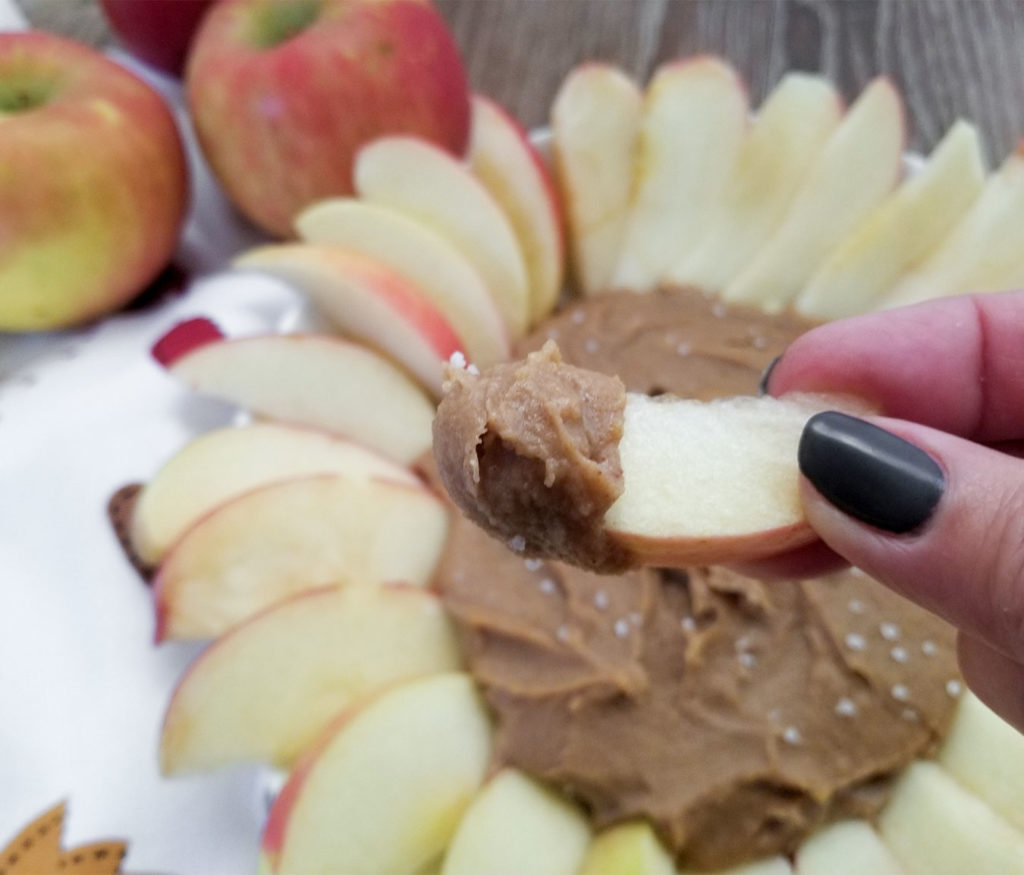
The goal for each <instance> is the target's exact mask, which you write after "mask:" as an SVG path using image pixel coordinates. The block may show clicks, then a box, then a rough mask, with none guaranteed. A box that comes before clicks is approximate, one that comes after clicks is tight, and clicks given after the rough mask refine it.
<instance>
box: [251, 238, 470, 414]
mask: <svg viewBox="0 0 1024 875" xmlns="http://www.w3.org/2000/svg"><path fill="white" fill-rule="evenodd" d="M234 266H235V267H236V268H240V269H243V270H254V271H259V272H261V273H265V274H269V275H270V276H273V277H276V278H278V279H280V280H283V281H284V282H286V283H288V284H289V285H292V286H294V287H295V288H297V289H298V290H299V291H300V292H302V293H303V294H305V295H306V296H307V297H308V298H309V299H310V300H311V301H312V302H313V304H314V306H315V307H316V308H317V309H318V310H320V311H321V312H322V313H323V314H324V315H325V316H327V317H328V319H330V320H331V321H332V322H334V323H335V324H336V325H337V326H338V328H339V329H340V331H341V332H342V333H343V334H346V335H348V336H349V337H352V338H354V339H355V340H359V341H362V342H364V343H366V344H368V345H370V346H372V347H374V348H375V349H377V350H379V351H380V352H382V353H384V354H385V355H388V356H390V357H391V358H392V359H394V361H396V362H397V363H398V364H400V365H401V366H402V367H404V368H405V369H406V370H408V371H409V373H410V374H412V375H413V376H414V377H416V379H417V380H419V381H420V382H421V383H422V384H423V385H424V386H426V387H427V388H428V389H429V390H430V391H431V392H433V393H435V394H440V391H441V368H442V365H443V363H444V362H447V361H448V360H449V359H450V358H451V357H452V355H453V354H454V353H456V352H463V351H464V349H465V344H464V343H463V342H462V339H461V338H460V337H459V336H458V335H457V334H456V333H455V329H454V328H453V327H452V325H451V323H450V322H449V321H448V320H447V318H445V316H444V314H443V313H442V312H441V311H440V310H439V309H438V308H437V307H436V306H435V305H434V304H433V303H432V302H431V301H430V299H429V298H428V297H427V295H426V294H424V292H423V291H422V290H421V289H420V287H419V286H417V285H415V284H413V283H412V282H410V281H409V280H408V279H406V277H405V276H403V275H402V274H401V273H399V272H398V271H396V270H395V269H393V268H392V267H391V266H390V265H389V264H387V263H386V262H384V261H378V260H377V259H374V258H367V257H366V256H365V255H360V254H358V253H355V252H349V251H347V250H344V249H341V248H338V247H336V246H326V245H317V244H314V243H282V244H271V245H269V246H260V247H257V248H256V249H251V250H249V251H248V252H245V253H243V254H242V255H241V256H239V257H238V258H236V259H235V261H234Z"/></svg>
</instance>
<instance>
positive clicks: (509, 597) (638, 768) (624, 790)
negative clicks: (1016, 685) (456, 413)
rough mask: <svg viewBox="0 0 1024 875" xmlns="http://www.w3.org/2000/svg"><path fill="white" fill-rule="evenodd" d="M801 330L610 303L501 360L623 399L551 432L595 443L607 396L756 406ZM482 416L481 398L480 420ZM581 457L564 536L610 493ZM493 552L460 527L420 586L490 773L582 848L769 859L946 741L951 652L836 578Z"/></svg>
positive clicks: (725, 862)
mask: <svg viewBox="0 0 1024 875" xmlns="http://www.w3.org/2000/svg"><path fill="white" fill-rule="evenodd" d="M805 327H806V326H805V325H804V324H802V323H800V322H798V321H796V320H794V319H792V318H790V317H769V316H765V315H764V314H761V313H759V312H757V311H753V310H735V309H731V308H730V309H726V308H725V307H724V306H723V305H721V304H716V303H713V302H711V301H709V300H707V299H705V298H704V297H702V296H701V295H699V294H696V293H690V292H685V291H664V292H660V293H657V294H653V295H635V294H632V293H622V294H610V295H607V296H602V297H598V298H594V299H591V300H588V301H586V302H582V303H580V304H577V305H576V306H573V307H571V308H569V309H568V310H566V311H565V312H563V313H562V314H561V315H560V316H558V317H557V318H555V319H554V320H552V321H550V322H549V323H547V324H546V325H545V326H544V327H543V329H542V330H541V331H540V332H538V333H537V334H535V335H534V336H533V337H531V338H528V339H527V341H526V342H525V343H524V344H523V346H522V348H521V349H520V350H519V352H520V354H525V353H527V352H529V351H532V350H536V349H538V348H539V347H541V346H542V345H543V343H544V342H545V341H546V340H547V339H549V338H551V339H555V340H556V341H557V342H558V344H559V346H560V348H561V351H562V355H563V356H564V358H565V359H566V361H568V362H569V363H571V364H574V365H578V366H581V367H584V368H587V369H592V370H598V371H603V372H604V373H606V374H611V375H614V376H616V377H617V378H618V379H619V380H621V386H620V384H619V382H618V380H615V381H611V383H610V384H609V385H614V386H615V389H614V391H610V390H609V392H607V393H601V394H599V395H598V397H597V398H596V399H595V410H593V411H589V412H588V411H587V404H581V406H580V409H579V410H578V411H576V412H571V415H569V416H568V419H569V421H570V422H571V427H572V428H574V429H577V433H576V434H575V439H576V440H583V441H584V442H585V443H587V442H588V441H590V437H591V435H590V431H589V429H590V428H591V427H592V426H593V422H592V420H591V417H592V416H593V415H595V414H596V415H598V416H600V417H607V416H610V417H611V418H612V426H611V427H612V428H614V421H613V420H614V412H613V411H614V408H615V405H616V404H617V403H618V401H617V398H618V392H620V391H622V390H623V388H624V389H625V390H628V391H633V392H647V393H650V394H660V393H663V392H670V393H673V394H678V395H682V396H689V397H697V398H702V399H710V398H712V397H716V396H721V395H732V394H739V393H752V392H754V391H755V390H756V388H757V382H758V378H759V375H760V373H761V371H762V369H763V368H764V367H765V365H766V364H767V363H768V362H769V361H770V360H771V359H772V358H773V357H774V356H775V355H777V354H778V353H779V352H781V351H782V350H783V349H784V348H785V346H786V345H787V344H788V343H789V342H790V341H791V340H792V339H793V338H794V337H795V336H796V335H797V334H798V333H800V331H802V330H803V329H804V328H805ZM545 355H546V356H548V355H550V351H549V353H546V354H545ZM543 361H544V357H543V356H542V357H541V359H540V362H541V363H543ZM456 379H458V378H456ZM572 379H573V378H572V377H570V380H572ZM514 385H515V374H514V371H512V370H510V371H509V372H508V375H507V383H506V384H505V389H506V390H508V391H514ZM472 386H473V384H472V382H471V381H467V391H473V388H472ZM562 388H563V389H564V388H565V387H564V386H563V387H562ZM570 389H572V390H573V391H576V392H577V394H578V393H579V391H580V387H579V386H578V385H575V386H570ZM499 394H500V393H499ZM501 401H502V399H501V398H500V397H498V398H494V399H487V401H486V404H485V405H484V409H487V410H488V411H490V412H489V414H488V415H495V416H500V415H503V414H502V413H501ZM606 408H607V409H606ZM563 413H564V411H563ZM563 418H564V417H563ZM478 427H479V421H476V422H471V423H468V424H467V425H466V428H474V429H475V428H478ZM607 428H608V420H607V419H605V420H603V424H601V425H600V426H599V427H597V431H598V432H602V431H605V430H606V429H607ZM526 433H527V434H528V435H529V439H528V442H529V453H528V454H527V455H529V456H530V458H532V459H533V460H534V463H533V464H531V465H530V466H528V468H529V470H526V471H518V472H516V475H517V476H530V477H540V478H543V477H545V476H548V475H549V474H551V473H552V472H551V471H549V469H548V468H547V467H546V460H547V459H548V456H547V455H546V454H547V447H548V445H547V443H546V442H547V441H548V440H549V439H550V436H549V435H545V434H544V433H543V429H541V428H539V427H538V428H536V429H533V430H530V429H528V430H527V432H526ZM587 445H588V446H589V447H590V449H591V450H594V451H595V452H594V455H593V459H594V461H593V463H592V465H591V466H584V474H583V475H581V477H580V478H579V479H577V480H576V481H574V482H572V483H571V484H570V485H568V486H566V488H565V500H566V501H571V500H573V498H574V497H575V498H579V499H580V501H581V507H580V509H579V514H578V521H579V522H580V524H585V522H586V519H587V517H588V514H591V513H593V512H596V508H597V507H598V506H599V504H600V502H601V501H602V500H603V497H602V496H603V492H604V491H606V487H603V486H598V487H594V484H593V483H592V482H591V479H592V478H591V476H590V475H596V476H598V479H600V477H604V476H607V477H608V478H609V482H612V483H614V478H615V472H614V460H613V459H612V458H611V457H610V455H609V454H607V453H603V452H602V451H601V448H600V439H599V438H598V439H596V443H594V444H589V443H587ZM494 458H497V457H494ZM464 461H465V464H466V465H467V466H469V467H470V468H471V467H472V466H473V464H474V459H473V458H468V457H466V458H465V460H464ZM553 464H555V465H558V464H559V463H558V462H557V461H556V462H554V463H553ZM602 468H603V469H604V470H602ZM511 546H512V548H513V549H509V547H508V546H507V545H505V544H503V543H502V542H500V541H498V540H495V539H493V538H491V537H489V536H488V535H486V534H484V532H483V531H481V530H480V529H479V528H478V527H477V526H476V525H475V524H473V523H472V522H471V521H469V520H468V519H465V518H461V517H460V518H459V519H458V520H457V521H456V524H455V527H454V533H453V535H452V537H451V540H450V544H449V549H448V552H447V554H446V556H445V559H444V561H443V563H442V567H441V569H440V571H439V578H438V580H439V587H440V589H441V591H442V593H443V596H444V599H445V602H446V605H447V607H448V609H449V610H450V612H451V614H452V616H453V617H454V618H455V621H456V623H457V625H458V628H459V631H460V636H461V639H462V643H463V647H464V653H465V656H466V659H467V662H468V665H469V668H470V670H471V671H472V672H473V674H474V676H475V677H476V679H477V681H478V682H479V684H480V686H481V688H482V690H483V691H484V694H485V696H486V697H487V700H488V702H489V703H490V705H491V706H492V708H493V710H494V712H495V714H496V717H497V724H498V729H497V739H498V740H497V745H496V753H495V756H496V760H497V761H496V762H495V766H501V765H511V766H516V767H519V768H521V769H523V770H525V771H527V772H529V773H531V774H533V775H536V776H538V777H540V778H542V779H545V780H548V781H551V782H553V783H554V784H556V785H557V786H559V787H561V788H562V789H563V790H564V791H565V792H567V793H568V794H569V795H570V796H572V797H573V798H575V799H576V800H577V801H578V802H579V803H580V804H581V805H583V806H584V807H585V808H586V809H587V811H588V812H589V813H590V815H591V817H592V819H593V821H594V823H595V826H596V827H598V828H600V827H603V826H607V825H610V824H613V823H616V822H620V821H624V820H629V819H631V818H637V817H642V818H647V819H648V820H649V821H650V822H651V823H652V824H653V825H654V827H655V828H656V829H657V831H658V833H659V835H660V836H661V838H662V839H663V841H664V842H665V843H666V845H667V846H668V847H669V848H670V849H671V850H672V852H673V853H674V854H675V855H676V857H677V859H678V862H679V863H680V865H682V866H684V867H687V868H695V869H706V870H715V869H721V868H723V867H725V866H729V865H733V864H736V863H740V862H742V861H746V860H751V859H754V858H757V857H761V856H764V855H767V854H771V853H778V852H781V853H786V852H789V851H792V850H793V849H794V848H795V847H796V845H797V844H798V842H799V841H800V839H801V838H803V837H804V836H806V835H807V834H808V833H809V832H810V831H811V830H813V829H814V828H815V827H816V826H818V825H819V824H821V823H823V822H825V821H828V820H831V819H836V818H840V817H845V816H851V815H856V816H866V817H870V816H872V815H873V814H874V813H875V812H877V811H878V810H879V808H880V807H881V805H882V804H883V803H884V801H885V799H886V795H887V792H888V788H889V784H890V781H891V779H892V778H893V776H895V775H896V774H897V773H898V772H899V771H900V770H901V769H902V768H903V767H904V766H905V765H906V764H907V763H908V762H910V761H911V760H912V759H914V758H915V757H918V756H922V755H927V754H928V753H929V752H931V751H932V750H933V749H934V748H935V747H936V745H937V742H938V741H939V740H940V739H941V737H942V736H943V735H944V733H945V731H946V728H947V724H948V722H949V719H950V717H951V715H952V710H953V707H954V705H955V697H956V695H957V694H958V692H959V689H960V686H959V684H960V682H959V680H958V678H957V674H956V658H955V647H954V635H953V632H952V631H951V629H950V628H949V627H947V626H946V625H945V624H944V623H942V622H941V621H940V620H938V619H936V618H935V617H933V616H932V615H930V614H928V613H926V612H925V611H923V610H920V609H918V608H916V607H915V606H913V605H911V604H910V603H909V602H906V601H905V600H903V599H901V598H900V597H898V596H896V595H894V594H893V593H891V592H890V591H889V590H887V589H885V588H883V587H882V586H880V585H879V584H876V583H875V582H873V581H871V580H869V579H867V578H866V577H864V576H863V575H862V574H860V572H857V571H856V570H852V571H847V572H844V573H841V574H837V575H834V576H831V577H827V578H822V579H819V580H814V581H804V582H796V581H788V582H773V583H770V584H763V583H760V582H758V581H754V580H750V579H747V578H744V577H741V576H740V575H738V574H735V573H733V572H731V571H727V570H725V569H721V568H693V569H689V570H687V571H679V570H676V571H657V570H650V569H646V570H641V571H634V572H630V573H628V574H623V575H618V576H615V575H598V574H594V573H591V572H588V571H584V570H580V569H578V568H575V567H571V566H569V565H565V564H562V563H558V562H543V561H540V560H537V559H531V558H527V557H524V556H523V555H522V554H521V553H517V552H516V551H515V549H514V548H515V547H516V546H518V545H517V544H512V545H511Z"/></svg>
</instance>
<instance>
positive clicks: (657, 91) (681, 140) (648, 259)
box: [611, 55, 749, 292]
mask: <svg viewBox="0 0 1024 875" xmlns="http://www.w3.org/2000/svg"><path fill="white" fill-rule="evenodd" d="M748 110H749V106H748V102H747V91H746V88H745V87H744V85H743V82H742V81H741V79H740V77H739V75H738V74H737V73H736V71H735V70H734V69H733V68H732V67H730V66H729V65H728V64H726V63H725V62H724V61H722V60H721V59H719V58H716V57H712V56H710V55H704V56H698V57H696V58H690V59H687V60H684V61H673V62H671V63H668V64H665V65H663V66H662V67H660V68H659V69H658V70H657V71H656V72H655V74H654V77H653V78H652V79H651V82H650V84H649V85H648V86H647V93H646V95H645V97H644V109H643V122H642V126H641V130H640V138H639V148H638V152H637V159H636V169H635V183H634V193H633V196H632V200H631V206H630V214H629V228H628V231H627V232H626V236H625V239H624V241H623V244H622V250H621V254H620V256H619V260H618V265H617V267H616V269H615V273H614V275H613V277H612V283H611V285H613V286H615V287H616V288H625V289H631V290H633V291H638V292H649V291H651V290H652V289H654V288H655V287H656V286H657V285H658V284H659V283H661V282H662V280H664V279H665V276H666V274H668V272H669V269H670V268H671V267H672V266H673V265H674V264H676V263H677V262H678V261H679V260H680V259H681V258H682V257H683V256H684V255H685V254H686V253H688V252H690V251H691V250H692V249H693V248H694V247H695V246H696V245H697V244H698V243H699V242H700V240H701V238H702V237H703V236H704V234H705V232H706V231H707V229H708V226H709V223H710V222H711V221H712V220H713V219H714V217H715V215H716V213H717V212H718V210H719V207H720V203H721V201H722V197H723V195H724V194H725V192H726V186H727V183H728V181H729V178H730V175H731V174H732V173H733V168H734V166H735V164H736V159H737V156H738V155H739V154H740V149H741V144H742V143H743V141H744V135H745V132H746V129H747V113H748Z"/></svg>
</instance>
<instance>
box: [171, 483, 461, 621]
mask: <svg viewBox="0 0 1024 875" xmlns="http://www.w3.org/2000/svg"><path fill="white" fill-rule="evenodd" d="M447 536H448V511H447V508H446V506H445V505H444V503H443V502H442V501H441V500H440V499H439V498H436V497H435V496H434V495H433V494H432V493H430V492H428V491H427V490H426V489H424V488H423V487H419V486H407V485H404V484H397V483H387V482H384V481H375V480H370V481H358V480H352V479H349V478H347V477H345V476H344V475H340V474H321V475H317V476H313V477H303V478H296V479H293V480H285V481H282V482H278V483H272V484H270V485H269V486H263V487H260V488H257V489H254V490H252V491H251V492H247V493H244V494H242V495H240V496H238V497H237V498H233V499H230V500H229V501H226V502H225V503H224V504H222V505H220V506H218V507H216V508H215V509H214V510H212V511H211V512H210V513H209V514H207V515H206V516H205V517H203V518H202V519H200V520H199V521H198V522H196V523H195V525H193V526H192V528H190V529H188V530H187V531H186V532H185V534H184V535H182V537H181V538H180V539H179V540H178V541H177V542H176V543H175V544H174V546H173V547H172V548H171V550H170V551H169V552H168V554H167V556H166V557H165V558H164V561H163V562H162V563H161V565H160V568H159V570H158V572H157V575H156V579H155V581H154V597H155V599H156V614H157V631H156V640H157V641H163V640H166V639H168V638H178V639H180V638H212V637H214V636H216V635H220V634H222V633H223V632H225V631H227V630H228V629H230V628H232V627H233V626H236V625H237V624H238V623H240V622H242V621H243V620H245V619H247V618H249V617H251V616H253V615H254V614H256V613H258V612H259V611H261V610H263V609H264V608H267V607H270V606H271V605H273V604H274V603H276V602H279V601H281V600H282V599H284V598H287V597H289V596H292V595H295V594H296V593H299V592H304V591H307V590H310V589H315V588H317V587H320V586H377V585H379V584H381V583H386V582H404V583H408V584H411V585H413V586H426V585H427V584H428V583H429V582H430V578H431V575H432V574H433V571H434V568H435V566H436V565H437V563H438V561H439V560H440V558H441V553H442V551H443V549H444V544H445V540H446V538H447Z"/></svg>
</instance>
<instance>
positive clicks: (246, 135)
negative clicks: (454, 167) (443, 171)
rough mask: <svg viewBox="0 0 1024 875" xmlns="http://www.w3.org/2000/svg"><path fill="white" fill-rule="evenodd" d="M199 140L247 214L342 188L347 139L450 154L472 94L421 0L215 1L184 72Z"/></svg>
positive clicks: (256, 217)
mask: <svg viewBox="0 0 1024 875" xmlns="http://www.w3.org/2000/svg"><path fill="white" fill-rule="evenodd" d="M185 82H186V93H187V98H188V102H189V106H190V108H191V111H192V117H193V120H194V122H195V126H196V131H197V134H198V137H199V142H200V144H201V146H202V148H203V152H204V154H205V155H206V158H207V160H208V161H209V163H210V165H211V167H212V168H213V170H214V173H215V174H216V175H217V177H218V178H219V179H220V181H221V183H222V185H223V186H224V188H225V190H226V191H227V193H228V195H229V196H230V197H231V199H232V200H233V201H234V202H235V203H236V205H237V206H238V207H239V208H240V209H241V211H242V212H243V213H244V214H245V215H246V216H248V217H249V218H250V219H251V220H252V221H253V222H254V223H256V224H257V225H259V226H260V227H262V228H263V229H265V230H267V231H269V232H270V233H271V234H274V235H276V236H280V237H290V236H293V235H294V229H293V227H292V221H293V219H294V217H295V215H296V214H297V213H298V212H299V211H300V210H302V209H303V208H304V207H306V206H308V205H309V204H310V203H312V202H314V201H317V200H320V199H322V198H324V197H327V196H330V195H345V194H351V193H352V160H353V156H354V154H355V152H356V151H357V150H358V148H359V147H360V146H361V145H363V144H364V143H366V142H368V141H369V140H372V139H375V138H376V137H379V136H381V135H384V134H394V133H405V134H412V135H418V136H421V137H424V138H426V139H429V140H431V141H433V142H435V143H437V144H439V145H440V146H442V147H443V148H445V149H448V150H449V151H451V152H453V153H455V154H457V155H461V154H462V153H463V151H464V150H465V147H466V143H467V139H468V136H469V94H468V88H467V83H466V74H465V70H464V68H463V64H462V58H461V56H460V55H459V51H458V48H457V47H456V45H455V42H454V40H453V39H452V36H451V34H450V32H449V31H448V28H447V26H446V24H445V22H444V20H443V19H442V18H441V16H440V14H439V13H438V12H437V10H436V9H435V8H434V7H433V5H431V4H430V3H429V2H423V0H222V2H220V3H217V4H216V5H214V6H213V7H212V8H211V9H210V10H209V12H208V14H207V16H206V18H205V19H204V20H203V23H202V25H201V26H200V29H199V32H198V33H197V34H196V37H195V41H194V42H193V44H192V51H191V53H190V55H189V60H188V65H187V68H186V72H185Z"/></svg>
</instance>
